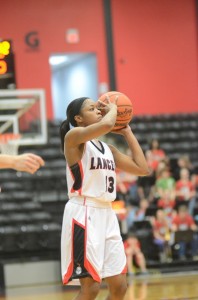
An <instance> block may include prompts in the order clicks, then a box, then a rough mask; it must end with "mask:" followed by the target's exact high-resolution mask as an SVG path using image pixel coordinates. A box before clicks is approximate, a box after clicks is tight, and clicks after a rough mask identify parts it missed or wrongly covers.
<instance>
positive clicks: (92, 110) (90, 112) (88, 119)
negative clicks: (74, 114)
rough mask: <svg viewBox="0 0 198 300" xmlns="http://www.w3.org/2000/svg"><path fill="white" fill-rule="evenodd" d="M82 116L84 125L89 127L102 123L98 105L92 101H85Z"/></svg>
mask: <svg viewBox="0 0 198 300" xmlns="http://www.w3.org/2000/svg"><path fill="white" fill-rule="evenodd" d="M80 116H81V117H82V118H83V125H84V126H88V125H91V124H94V123H97V122H99V121H101V119H102V115H101V112H100V110H98V109H97V104H96V102H94V101H93V100H91V99H87V100H85V102H84V103H83V106H82V109H81V112H80Z"/></svg>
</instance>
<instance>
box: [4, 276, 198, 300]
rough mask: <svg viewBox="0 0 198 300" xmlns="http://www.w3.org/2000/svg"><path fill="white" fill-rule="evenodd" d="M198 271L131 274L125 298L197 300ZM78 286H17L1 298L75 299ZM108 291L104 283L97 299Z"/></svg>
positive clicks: (33, 299)
mask: <svg viewBox="0 0 198 300" xmlns="http://www.w3.org/2000/svg"><path fill="white" fill-rule="evenodd" d="M197 282H198V272H188V273H171V274H166V275H162V274H153V275H148V276H142V277H141V276H137V277H135V276H134V277H128V284H129V285H128V290H127V294H126V297H125V300H198V284H197ZM78 289H79V287H76V286H70V287H68V286H66V287H63V286H62V285H61V284H60V283H58V284H57V285H49V286H47V285H45V286H31V287H20V288H19V287H17V288H9V289H7V290H6V296H5V297H0V300H19V299H20V300H72V299H74V297H75V295H76V294H77V292H78ZM107 294H108V291H107V288H106V286H105V284H102V286H101V290H100V293H99V295H98V297H97V300H105V298H106V296H107Z"/></svg>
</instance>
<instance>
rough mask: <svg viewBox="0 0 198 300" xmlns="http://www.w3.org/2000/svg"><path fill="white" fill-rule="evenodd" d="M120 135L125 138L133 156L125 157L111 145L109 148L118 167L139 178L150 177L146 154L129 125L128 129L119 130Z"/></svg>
mask: <svg viewBox="0 0 198 300" xmlns="http://www.w3.org/2000/svg"><path fill="white" fill-rule="evenodd" d="M119 134H121V135H123V136H124V138H125V140H126V142H127V144H128V146H129V149H130V150H131V153H132V156H131V157H130V156H128V155H125V154H123V153H121V152H120V151H119V150H118V149H116V148H115V147H114V146H112V145H110V146H109V147H110V148H111V151H112V153H113V156H114V160H115V164H116V167H117V168H119V169H121V170H123V171H125V172H128V173H132V174H134V175H137V176H146V175H149V173H150V172H149V168H148V164H147V161H146V159H145V156H144V153H143V151H142V149H141V147H140V145H139V143H138V141H137V139H136V137H135V136H134V134H133V132H132V131H131V128H130V126H129V125H128V126H127V127H126V128H124V129H121V130H119Z"/></svg>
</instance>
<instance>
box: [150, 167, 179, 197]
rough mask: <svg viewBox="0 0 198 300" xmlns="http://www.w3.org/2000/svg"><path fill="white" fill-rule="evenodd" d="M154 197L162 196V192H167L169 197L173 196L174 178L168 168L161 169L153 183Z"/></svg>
mask: <svg viewBox="0 0 198 300" xmlns="http://www.w3.org/2000/svg"><path fill="white" fill-rule="evenodd" d="M155 190H156V197H158V198H163V197H164V192H165V191H166V192H169V194H170V198H171V199H174V198H175V179H174V178H173V177H172V176H171V174H170V171H169V168H167V167H166V168H165V169H162V170H161V173H160V176H159V178H158V179H157V180H156V183H155Z"/></svg>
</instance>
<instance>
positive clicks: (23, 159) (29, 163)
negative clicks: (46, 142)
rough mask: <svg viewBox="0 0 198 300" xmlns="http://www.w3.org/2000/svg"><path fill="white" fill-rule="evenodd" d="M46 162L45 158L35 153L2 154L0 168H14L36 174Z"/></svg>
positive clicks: (0, 155)
mask: <svg viewBox="0 0 198 300" xmlns="http://www.w3.org/2000/svg"><path fill="white" fill-rule="evenodd" d="M44 164H45V163H44V160H43V159H42V158H41V157H40V156H38V155H36V154H33V153H24V154H20V155H7V154H5V155H4V154H0V169H14V170H16V171H22V172H28V173H30V174H34V173H35V172H36V171H37V170H38V169H39V168H40V167H42V166H44Z"/></svg>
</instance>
